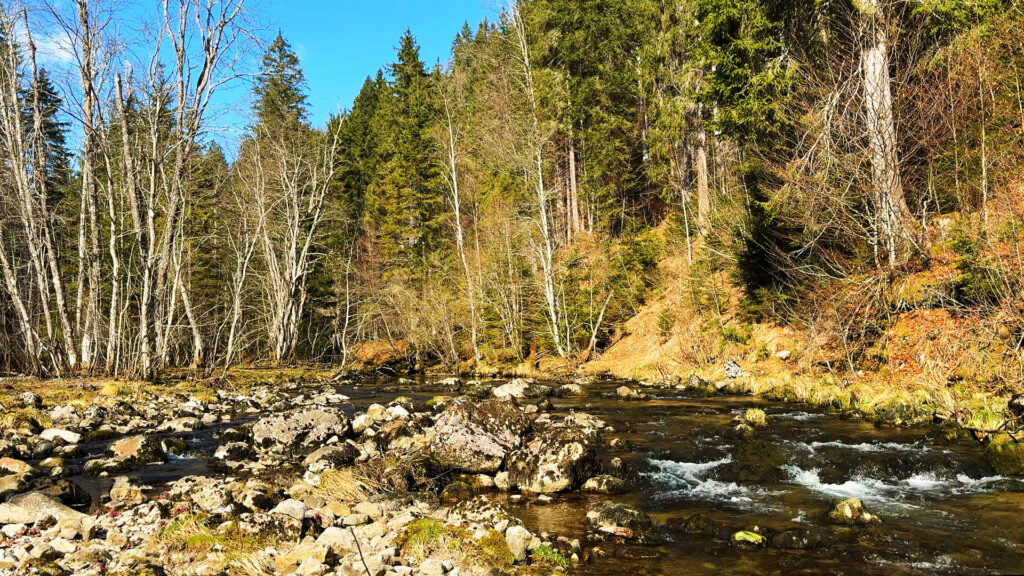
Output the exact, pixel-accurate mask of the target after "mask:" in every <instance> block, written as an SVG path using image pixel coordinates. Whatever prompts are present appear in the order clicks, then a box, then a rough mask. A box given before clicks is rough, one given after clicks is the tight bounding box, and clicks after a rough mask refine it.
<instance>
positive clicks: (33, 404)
mask: <svg viewBox="0 0 1024 576" xmlns="http://www.w3.org/2000/svg"><path fill="white" fill-rule="evenodd" d="M15 401H16V404H17V405H18V406H21V407H23V408H39V407H40V406H42V405H43V398H42V397H41V396H40V395H39V394H36V393H35V392H23V393H21V394H19V395H18V397H17V398H15Z"/></svg>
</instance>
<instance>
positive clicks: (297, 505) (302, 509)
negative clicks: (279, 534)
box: [270, 499, 306, 521]
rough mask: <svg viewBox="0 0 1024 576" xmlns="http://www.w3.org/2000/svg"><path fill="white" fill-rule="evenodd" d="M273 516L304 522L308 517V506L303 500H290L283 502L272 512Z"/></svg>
mask: <svg viewBox="0 0 1024 576" xmlns="http://www.w3.org/2000/svg"><path fill="white" fill-rule="evenodd" d="M270 513H271V514H282V515H284V516H288V517H290V518H295V519H296V520H300V521H301V520H302V518H303V517H304V516H305V515H306V505H305V504H303V503H302V501H301V500H295V499H288V500H284V501H282V502H281V503H280V504H278V505H277V506H275V507H274V509H273V510H271V511H270Z"/></svg>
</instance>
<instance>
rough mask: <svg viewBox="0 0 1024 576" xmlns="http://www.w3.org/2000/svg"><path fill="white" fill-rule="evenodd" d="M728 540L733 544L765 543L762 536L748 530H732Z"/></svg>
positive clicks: (759, 544)
mask: <svg viewBox="0 0 1024 576" xmlns="http://www.w3.org/2000/svg"><path fill="white" fill-rule="evenodd" d="M730 540H731V541H732V542H733V543H734V544H745V545H748V546H764V543H765V537H764V536H762V535H761V534H758V533H757V532H753V531H750V530H740V531H738V532H733V535H732V537H731V538H730Z"/></svg>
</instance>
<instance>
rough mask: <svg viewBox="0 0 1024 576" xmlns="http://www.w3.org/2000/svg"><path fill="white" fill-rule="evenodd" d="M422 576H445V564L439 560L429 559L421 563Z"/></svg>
mask: <svg viewBox="0 0 1024 576" xmlns="http://www.w3.org/2000/svg"><path fill="white" fill-rule="evenodd" d="M420 574H421V575H422V576H444V564H443V563H442V562H441V561H440V560H438V559H437V558H427V559H426V560H424V561H423V562H420Z"/></svg>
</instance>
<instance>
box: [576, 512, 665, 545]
mask: <svg viewBox="0 0 1024 576" xmlns="http://www.w3.org/2000/svg"><path fill="white" fill-rule="evenodd" d="M587 519H588V520H590V522H591V524H592V526H593V527H594V529H595V530H597V531H598V532H602V533H605V534H611V535H613V536H618V537H621V538H626V539H629V540H634V541H636V542H639V543H657V542H658V537H657V533H656V532H655V531H654V523H653V522H651V518H650V516H648V515H647V514H646V513H644V512H641V511H640V510H637V509H636V508H633V507H632V506H627V505H626V504H619V503H615V502H600V503H598V504H595V505H593V506H591V507H590V508H588V509H587Z"/></svg>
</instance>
